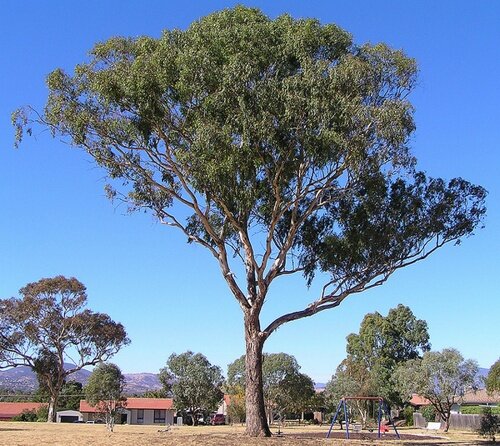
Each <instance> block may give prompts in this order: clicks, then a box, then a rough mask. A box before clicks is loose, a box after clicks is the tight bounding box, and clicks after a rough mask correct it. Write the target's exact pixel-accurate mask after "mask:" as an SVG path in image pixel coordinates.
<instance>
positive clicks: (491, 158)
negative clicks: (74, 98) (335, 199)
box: [0, 0, 500, 382]
mask: <svg viewBox="0 0 500 446" xmlns="http://www.w3.org/2000/svg"><path fill="white" fill-rule="evenodd" d="M235 3H236V2H230V1H206V2H205V1H184V2H178V1H160V0H158V1H147V0H145V1H141V2H139V1H130V0H128V1H126V0H120V1H95V0H92V1H88V0H87V1H82V2H68V1H63V0H60V1H50V0H48V1H43V2H41V1H40V2H37V1H27V0H26V1H22V0H3V1H2V2H0V29H1V36H2V37H1V39H0V54H1V69H0V92H1V96H0V98H1V100H0V209H1V211H0V212H1V218H0V297H10V296H15V295H17V290H18V289H19V288H20V287H22V286H23V285H25V284H26V283H28V282H32V281H35V280H38V279H40V278H42V277H51V276H54V275H58V274H63V275H67V276H75V277H77V278H78V279H80V280H81V281H82V282H83V283H84V284H85V285H86V286H87V288H88V294H89V306H90V308H91V309H93V310H96V311H102V312H106V313H108V314H109V315H110V316H111V317H112V318H113V319H115V320H118V321H120V322H122V323H123V324H124V325H125V327H126V329H127V331H128V333H129V336H130V338H131V339H132V344H131V345H130V346H129V347H127V348H125V349H124V350H123V351H122V352H120V353H119V354H118V355H117V356H116V357H115V358H114V361H115V362H116V363H117V364H118V365H119V366H120V367H121V368H122V369H123V370H124V371H125V372H141V371H149V372H157V371H158V369H159V368H160V367H162V366H163V365H164V364H165V361H166V359H167V358H168V356H169V355H170V354H171V353H172V352H177V353H181V352H183V351H186V350H188V349H190V350H193V351H195V352H198V351H199V352H202V353H203V354H205V355H206V356H207V357H208V359H209V360H210V361H211V362H212V363H215V364H218V365H220V366H221V367H222V368H223V370H224V371H225V370H226V366H227V364H228V363H230V362H231V361H233V360H234V359H236V358H237V357H239V356H240V355H241V354H242V353H243V351H244V348H243V330H242V316H241V313H240V309H239V307H238V306H237V305H236V303H235V301H234V300H233V298H232V296H231V295H230V293H229V291H228V290H227V289H226V286H225V284H224V283H223V281H222V280H221V278H220V276H219V271H218V268H217V265H215V263H214V262H213V261H212V259H211V258H210V257H209V255H208V254H207V253H206V252H204V250H203V249H202V248H200V247H195V246H191V245H187V244H186V243H185V239H184V237H182V236H181V235H180V234H179V233H177V232H176V231H175V230H173V229H168V228H165V227H162V226H160V225H159V224H157V223H155V221H154V220H153V219H152V217H150V216H148V215H144V214H134V215H125V209H123V208H121V207H115V206H114V205H112V204H111V203H110V202H109V201H107V199H106V198H105V196H104V192H103V186H104V179H103V177H104V174H103V172H102V171H100V170H99V169H97V168H96V167H94V165H93V164H92V162H91V161H90V159H89V158H88V157H87V156H86V155H85V154H84V153H83V152H82V151H79V150H76V149H73V148H70V147H68V146H65V145H64V144H62V143H61V142H60V141H58V140H57V139H52V138H50V136H49V135H48V134H47V133H46V132H45V133H43V132H42V133H38V134H36V135H35V138H28V139H26V140H25V142H24V143H23V145H22V146H21V148H20V149H17V150H16V149H14V148H13V139H14V132H13V129H12V128H11V126H10V113H11V112H12V111H13V110H14V109H15V108H17V107H18V106H21V105H25V104H31V105H33V106H34V107H35V108H39V109H41V108H42V107H43V105H44V101H45V98H46V94H47V91H46V88H45V85H44V79H45V76H46V75H47V74H48V73H49V72H50V71H51V70H53V69H54V68H56V67H62V68H64V69H66V70H71V69H72V68H73V67H74V65H75V64H77V63H79V62H81V61H83V60H85V57H86V53H87V51H88V50H89V49H90V48H91V47H92V46H93V44H94V43H95V42H97V41H101V40H104V39H107V38H109V37H111V36H116V35H122V36H139V35H150V36H159V35H160V33H161V31H162V29H164V28H185V27H186V26H187V25H188V24H189V23H190V22H191V21H193V20H195V19H197V18H199V17H201V16H203V15H206V14H208V13H210V12H212V11H215V10H218V9H221V8H223V7H227V6H231V5H233V4H235ZM242 3H244V4H246V5H248V6H257V7H260V8H262V9H263V10H264V12H265V13H267V14H268V15H270V16H271V17H275V16H277V15H279V14H281V13H284V12H288V13H290V14H291V15H293V16H294V17H316V18H319V19H320V20H321V21H322V22H323V23H331V22H333V23H336V24H338V25H340V26H342V27H343V28H345V29H346V30H348V31H350V32H351V33H352V34H353V35H354V39H355V41H356V42H357V43H364V42H367V41H369V42H372V43H374V42H379V41H383V42H387V43H388V44H390V45H391V46H393V47H396V48H403V49H404V50H405V51H406V52H407V54H409V55H410V56H413V57H415V58H416V59H417V61H418V63H419V67H420V76H419V86H418V88H417V89H416V91H415V93H414V94H413V95H412V101H413V103H414V105H415V107H416V122H417V131H416V133H415V137H414V140H413V147H414V153H415V154H416V156H417V158H418V159H419V166H420V168H421V169H423V170H426V171H427V172H428V173H429V174H430V175H433V176H442V177H444V178H451V177H454V176H462V177H464V178H466V179H468V180H470V181H472V182H474V183H478V184H481V185H482V186H484V187H485V188H486V189H487V190H488V191H489V196H488V200H487V205H488V216H487V219H486V227H485V229H482V230H478V231H477V233H476V235H475V236H474V237H471V238H469V239H466V240H465V241H464V243H463V244H462V245H461V246H459V247H446V248H444V249H442V250H441V251H440V252H438V253H436V254H435V255H434V256H433V257H431V258H430V259H429V260H427V261H425V262H422V263H420V264H417V265H415V266H413V267H411V268H408V269H406V270H404V271H400V272H399V273H397V274H396V275H394V276H393V278H392V279H390V280H389V282H388V283H387V284H386V285H384V286H383V287H381V288H379V289H377V290H374V291H371V292H368V293H366V294H363V295H358V296H353V297H352V298H351V299H349V300H347V301H346V302H345V303H344V304H343V305H342V306H341V307H340V308H338V309H336V310H333V311H330V312H324V313H322V314H320V315H317V316H315V317H313V318H309V319H307V320H302V321H297V322H294V323H292V324H289V325H288V326H284V327H283V328H281V329H280V330H279V331H278V332H277V333H275V334H273V336H272V337H271V338H270V339H269V341H268V343H267V346H266V350H267V351H269V352H280V351H284V352H287V353H290V354H293V355H295V357H296V358H297V359H298V361H299V363H300V364H301V365H302V371H303V372H305V373H307V374H309V375H310V376H311V377H312V378H313V379H315V380H316V381H318V382H324V381H326V380H328V379H329V377H330V376H331V375H332V373H333V372H334V370H335V368H336V366H337V365H338V363H339V362H340V361H341V360H342V359H343V358H344V356H345V337H346V336H347V335H348V334H349V333H351V332H355V331H357V330H358V329H359V324H360V322H361V320H362V319H363V316H364V315H365V314H366V313H367V312H374V311H379V312H381V313H382V314H386V313H387V311H388V310H389V309H390V308H391V307H394V306H396V305H397V304H398V303H403V304H405V305H409V306H410V307H411V309H412V310H413V312H414V313H415V315H416V316H417V317H419V318H422V319H425V320H427V322H428V324H429V331H430V334H431V342H432V346H433V348H434V349H442V348H444V347H455V348H458V349H459V350H460V351H461V352H462V354H463V355H464V356H465V357H467V358H474V359H476V360H477V361H478V362H479V364H480V365H481V366H483V367H489V366H490V365H491V364H492V363H493V362H494V361H495V360H496V359H497V358H498V357H499V356H500V347H499V344H500V343H499V341H500V335H499V333H500V299H499V289H500V269H499V260H500V199H499V198H500V179H499V170H500V151H499V142H500V115H499V104H500V87H499V84H498V82H499V79H500V46H499V45H500V26H499V23H500V2H498V1H495V0H482V1H473V0H470V1H458V0H454V1H439V2H436V1H431V0H428V1H418V2H417V1H414V2H405V1H400V2H397V1H382V0H381V1H377V2H373V1H371V0H366V1H359V0H355V1H347V0H345V1H333V0H330V1H307V2H303V1H272V2H271V1H269V2H261V1H246V2H242ZM319 286H320V284H317V285H316V286H314V287H313V288H312V289H311V290H309V291H308V290H307V288H306V287H305V285H304V283H303V281H302V279H301V278H300V277H297V278H289V279H288V281H287V280H285V281H283V282H282V283H280V284H279V286H276V287H275V288H273V289H272V293H271V296H270V300H269V309H268V310H267V312H266V315H265V317H267V318H269V317H271V315H277V314H279V313H280V311H282V309H281V308H282V307H281V304H280V301H281V300H282V299H283V298H284V297H286V299H287V301H288V303H289V304H288V305H289V307H290V308H297V309H298V308H301V307H303V306H304V305H305V304H307V303H308V302H309V301H310V300H311V299H312V298H313V297H314V296H315V291H317V290H318V288H319Z"/></svg>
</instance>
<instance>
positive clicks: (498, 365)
mask: <svg viewBox="0 0 500 446" xmlns="http://www.w3.org/2000/svg"><path fill="white" fill-rule="evenodd" d="M484 383H485V384H486V390H487V391H488V393H495V392H500V358H499V359H498V360H497V362H495V364H493V365H492V366H491V368H490V371H489V372H488V376H487V377H486V379H485V380H484Z"/></svg>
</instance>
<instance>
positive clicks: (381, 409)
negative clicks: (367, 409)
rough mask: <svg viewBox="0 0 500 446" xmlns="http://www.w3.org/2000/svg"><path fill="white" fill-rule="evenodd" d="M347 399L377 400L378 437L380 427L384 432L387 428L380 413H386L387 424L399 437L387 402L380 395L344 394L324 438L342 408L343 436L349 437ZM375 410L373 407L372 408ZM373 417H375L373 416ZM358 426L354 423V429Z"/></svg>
mask: <svg viewBox="0 0 500 446" xmlns="http://www.w3.org/2000/svg"><path fill="white" fill-rule="evenodd" d="M349 400H362V401H378V410H377V425H378V438H380V433H381V431H382V428H385V429H384V432H386V431H387V430H388V429H387V427H386V425H384V426H382V413H384V414H386V415H387V417H388V418H389V424H391V425H392V427H393V428H394V432H395V433H396V435H397V437H398V439H400V438H401V437H400V436H399V432H398V430H397V429H396V425H395V424H394V421H393V420H392V417H391V411H390V410H389V406H388V405H387V403H386V402H385V401H384V399H383V398H382V397H379V396H345V397H344V398H342V399H341V400H340V401H339V404H338V406H337V411H336V412H335V415H334V417H333V419H332V424H331V425H330V429H329V430H328V434H326V438H330V434H331V432H332V429H333V425H334V423H335V421H336V420H337V417H338V416H339V414H340V411H341V410H342V409H343V412H344V420H345V437H346V438H347V439H349V416H348V415H347V408H348V406H347V401H349ZM374 410H375V409H374ZM374 418H375V417H374ZM340 427H341V428H342V423H340ZM357 427H358V426H357V425H355V430H356V428H357Z"/></svg>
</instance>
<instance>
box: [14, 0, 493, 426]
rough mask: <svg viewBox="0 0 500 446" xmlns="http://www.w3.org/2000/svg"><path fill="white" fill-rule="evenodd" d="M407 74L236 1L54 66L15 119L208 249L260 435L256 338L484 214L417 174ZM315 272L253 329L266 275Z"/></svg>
mask: <svg viewBox="0 0 500 446" xmlns="http://www.w3.org/2000/svg"><path fill="white" fill-rule="evenodd" d="M416 72H417V68H416V64H415V61H414V60H413V59H411V58H408V57H406V56H405V54H404V53H403V52H402V51H399V50H393V49H391V48H389V47H388V46H387V45H385V44H377V45H362V46H358V45H355V44H353V42H352V39H351V36H350V34H348V33H347V32H345V31H343V30H342V29H340V28H339V27H337V26H335V25H331V24H328V25H321V24H320V23H319V21H317V20H314V19H300V20H295V19H293V18H292V17H290V16H289V15H282V16H280V17H278V18H276V19H270V18H268V17H266V16H265V15H264V14H263V13H261V12H260V11H259V10H257V9H250V8H246V7H242V6H238V7H236V8H234V9H226V10H223V11H220V12H217V13H214V14H210V15H208V16H206V17H204V18H202V19H200V20H198V21H196V22H194V23H193V24H192V25H191V26H190V27H189V28H188V29H186V30H185V31H181V30H165V31H164V32H163V34H162V36H161V37H160V38H158V39H154V38H150V37H139V38H134V39H132V38H111V39H110V40H108V41H106V42H102V43H98V44H97V45H96V46H95V47H94V48H93V49H92V51H91V52H90V59H89V60H88V61H87V62H86V63H82V64H80V65H78V66H77V67H76V68H75V70H74V72H73V73H66V72H64V71H63V70H61V69H56V70H55V71H53V72H52V73H51V74H50V75H49V76H48V79H47V85H48V88H49V97H48V101H47V104H46V107H45V110H44V112H43V113H40V114H36V113H35V114H33V110H30V109H29V108H25V109H20V110H18V111H17V112H15V113H14V115H13V123H14V125H15V128H16V135H17V142H19V141H20V140H21V138H22V136H23V134H24V132H26V131H29V132H30V131H31V129H32V125H36V124H37V123H38V124H40V123H42V124H43V125H46V126H48V127H49V128H50V129H51V130H52V132H53V134H54V135H57V136H58V137H62V138H63V139H66V140H67V141H68V143H70V144H71V145H73V146H76V147H80V148H83V149H84V150H85V151H86V152H88V153H89V154H90V155H91V156H92V157H93V158H94V159H95V161H96V163H97V164H98V165H100V166H102V167H103V168H104V169H106V170H107V172H108V174H109V177H110V179H111V180H113V179H115V180H119V181H116V182H114V181H110V183H111V184H110V185H109V186H107V191H108V193H109V195H110V197H112V198H115V199H119V200H125V201H127V202H128V203H129V204H130V207H131V209H132V210H133V209H148V210H150V211H152V213H153V214H154V215H155V216H156V217H157V218H158V219H159V221H161V222H162V223H164V224H165V225H167V226H172V227H175V228H177V229H179V230H180V231H182V232H183V233H184V234H185V235H186V237H187V239H188V241H189V242H192V243H198V244H200V245H201V246H203V247H205V248H206V249H207V250H208V251H209V252H210V253H211V254H212V256H213V257H214V259H215V261H216V262H218V264H219V266H220V271H221V275H222V278H223V279H224V280H225V281H226V283H227V286H228V287H229V289H230V291H231V292H232V294H233V295H234V298H235V299H236V300H237V302H238V303H239V306H240V307H241V310H242V312H243V316H244V333H245V343H246V355H245V357H246V370H247V374H246V410H247V417H246V420H247V427H246V429H247V433H248V434H249V435H252V436H268V435H270V431H269V427H268V425H267V422H266V415H265V410H264V399H263V394H262V372H261V369H262V348H263V345H264V342H265V341H266V339H267V338H268V337H269V336H270V335H271V334H272V333H273V332H274V331H276V329H278V328H279V327H280V326H282V325H283V324H285V323H287V322H290V321H293V320H296V319H300V318H304V317H308V316H312V315H314V314H316V313H318V312H321V311H324V310H326V309H330V308H335V307H337V306H339V305H340V304H341V303H342V302H343V301H344V299H346V298H347V297H348V296H350V295H352V294H356V293H360V292H362V291H365V290H368V289H370V288H373V287H376V286H378V285H381V284H382V283H384V282H385V281H386V280H387V279H388V277H389V276H390V275H391V274H392V273H393V272H395V271H396V270H397V269H399V268H403V267H405V266H408V265H411V264H413V263H415V262H417V261H419V260H421V259H424V258H426V257H428V256H429V255H430V254H431V253H433V252H434V251H436V250H437V249H438V248H440V247H442V246H443V245H445V244H447V243H450V242H458V241H459V240H460V238H462V237H464V236H467V235H469V234H471V233H472V231H473V230H474V228H475V227H476V226H477V225H478V224H479V223H480V222H481V220H482V217H483V214H484V212H485V208H484V198H485V195H486V193H485V191H484V189H482V188H481V187H479V186H475V185H472V184H470V183H468V182H467V181H464V180H462V179H460V178H457V179H453V180H451V181H449V182H445V181H443V180H441V179H433V178H427V177H426V175H425V174H424V173H421V172H418V171H417V170H416V164H415V159H414V157H413V156H412V154H411V153H410V150H409V144H408V143H409V139H410V136H411V134H412V132H413V130H414V128H415V126H414V121H413V108H412V105H411V103H410V102H409V100H408V95H409V93H410V92H411V90H412V89H413V87H414V85H415V80H416ZM30 112H31V113H30ZM113 184H118V187H116V188H115V187H113ZM179 206H181V207H183V208H184V209H183V210H181V209H180V207H179ZM186 210H187V211H188V212H189V216H188V217H187V218H184V216H185V215H186V214H185V212H186ZM236 263H239V266H237V265H236ZM241 266H242V267H243V268H244V271H245V274H244V275H243V276H244V277H241V275H239V276H238V277H236V275H235V273H234V272H235V271H238V267H241ZM317 272H322V273H326V274H327V276H325V274H321V275H320V277H321V278H322V279H323V278H324V277H329V279H327V280H325V283H324V286H323V287H322V292H321V293H320V294H319V295H318V296H317V298H316V299H315V300H314V301H312V302H310V303H308V304H307V303H305V304H304V306H303V307H302V308H298V309H297V311H294V312H291V313H287V314H282V315H279V316H278V317H276V319H275V320H273V321H272V322H271V323H270V324H269V325H267V326H262V325H261V318H260V315H261V311H262V308H263V306H264V303H265V302H266V298H267V297H268V290H269V288H270V286H271V284H272V283H273V282H274V281H275V280H277V279H279V278H282V277H286V276H288V275H290V274H294V273H302V274H303V275H304V277H305V280H306V283H307V284H311V282H312V281H313V279H314V277H315V274H316V273H317ZM282 298H285V296H282Z"/></svg>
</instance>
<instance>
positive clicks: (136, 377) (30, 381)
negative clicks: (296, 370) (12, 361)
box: [0, 364, 489, 395]
mask: <svg viewBox="0 0 500 446" xmlns="http://www.w3.org/2000/svg"><path fill="white" fill-rule="evenodd" d="M70 367H72V365H71V364H65V368H70ZM488 372H489V369H486V368H482V367H480V368H479V370H478V378H479V380H478V381H479V382H480V387H481V388H482V387H484V384H483V379H482V378H485V377H486V376H487V375H488ZM91 373H92V372H90V371H89V370H86V369H81V370H79V371H78V372H75V373H74V374H73V375H71V378H70V379H72V380H75V381H78V382H80V383H82V384H84V385H85V384H86V382H87V380H88V379H89V376H90V375H91ZM124 376H125V383H126V384H125V392H126V393H127V394H129V395H141V394H143V393H145V392H148V391H153V390H159V389H161V388H162V385H161V383H160V380H159V378H158V374H156V373H148V372H145V373H124ZM325 387H326V383H315V388H316V390H319V391H321V390H324V389H325ZM0 388H3V389H5V390H9V391H22V392H29V391H35V390H36V389H37V388H38V382H37V379H36V376H35V374H34V373H33V371H32V370H31V369H30V368H29V367H26V366H19V367H13V368H10V369H7V370H0Z"/></svg>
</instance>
